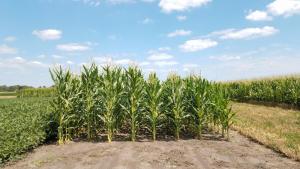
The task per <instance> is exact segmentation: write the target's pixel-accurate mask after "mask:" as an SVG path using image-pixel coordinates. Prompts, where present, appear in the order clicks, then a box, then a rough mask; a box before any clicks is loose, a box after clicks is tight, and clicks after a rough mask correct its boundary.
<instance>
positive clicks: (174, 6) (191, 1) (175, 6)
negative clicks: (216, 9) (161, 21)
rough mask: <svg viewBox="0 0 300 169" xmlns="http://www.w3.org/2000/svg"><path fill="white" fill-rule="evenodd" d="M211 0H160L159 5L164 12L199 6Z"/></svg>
mask: <svg viewBox="0 0 300 169" xmlns="http://www.w3.org/2000/svg"><path fill="white" fill-rule="evenodd" d="M210 1H212V0H160V2H159V7H160V8H161V9H162V10H163V11H164V12H166V13H170V12H172V11H186V10H188V9H190V8H195V7H200V6H203V5H205V4H207V3H209V2H210Z"/></svg>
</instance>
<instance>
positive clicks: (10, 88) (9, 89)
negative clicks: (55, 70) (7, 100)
mask: <svg viewBox="0 0 300 169" xmlns="http://www.w3.org/2000/svg"><path fill="white" fill-rule="evenodd" d="M29 88H34V87H32V86H26V85H13V86H7V85H0V92H16V91H18V90H22V89H29ZM38 88H46V86H40V87H38Z"/></svg>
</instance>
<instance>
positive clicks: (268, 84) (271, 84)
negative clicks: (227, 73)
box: [225, 77, 300, 107]
mask: <svg viewBox="0 0 300 169" xmlns="http://www.w3.org/2000/svg"><path fill="white" fill-rule="evenodd" d="M225 86H226V87H227V88H228V91H229V93H230V97H231V98H232V99H235V100H237V101H259V102H272V103H285V104H289V105H293V106H297V107H300V78H299V77H282V78H275V79H261V80H253V81H240V82H229V83H225Z"/></svg>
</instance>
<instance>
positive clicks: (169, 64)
mask: <svg viewBox="0 0 300 169" xmlns="http://www.w3.org/2000/svg"><path fill="white" fill-rule="evenodd" d="M154 64H155V65H157V66H160V67H163V66H174V65H178V62H176V61H156V62H154Z"/></svg>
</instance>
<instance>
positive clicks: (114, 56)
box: [0, 0, 300, 86]
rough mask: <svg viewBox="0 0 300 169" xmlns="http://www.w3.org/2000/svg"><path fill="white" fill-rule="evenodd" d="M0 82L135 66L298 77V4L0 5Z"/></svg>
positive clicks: (143, 0)
mask: <svg viewBox="0 0 300 169" xmlns="http://www.w3.org/2000/svg"><path fill="white" fill-rule="evenodd" d="M0 21H1V23H0V85H4V84H5V85H14V84H25V85H33V86H40V85H51V84H52V81H51V78H50V76H49V68H51V67H53V66H54V65H63V66H64V67H68V68H70V69H71V70H73V71H74V72H79V71H80V67H81V65H83V64H89V63H91V62H92V61H94V62H96V63H97V64H98V65H105V64H107V63H109V64H119V65H121V66H125V67H126V66H128V65H131V64H135V65H139V66H140V67H141V68H142V69H143V71H144V73H145V74H147V73H149V72H151V71H156V72H157V73H158V74H159V76H160V77H161V78H162V79H163V78H165V77H166V76H167V75H168V73H169V72H177V73H178V74H181V75H187V74H189V73H191V72H196V73H199V72H201V74H202V75H203V76H204V77H206V78H208V79H209V80H235V79H245V78H254V77H261V76H273V75H283V74H291V73H299V72H300V54H299V49H300V33H299V30H300V0H251V1H245V0H236V1H234V2H232V3H228V2H227V1H217V0H23V1H19V0H1V1H0Z"/></svg>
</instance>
